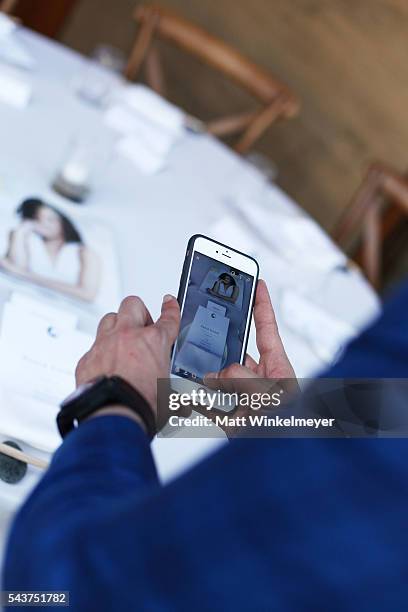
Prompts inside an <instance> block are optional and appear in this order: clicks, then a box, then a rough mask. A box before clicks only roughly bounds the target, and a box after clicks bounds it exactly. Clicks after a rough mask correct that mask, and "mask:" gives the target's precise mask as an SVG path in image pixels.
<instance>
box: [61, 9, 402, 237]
mask: <svg viewBox="0 0 408 612" xmlns="http://www.w3.org/2000/svg"><path fill="white" fill-rule="evenodd" d="M160 3H161V4H162V5H165V6H170V7H173V8H174V9H176V10H178V11H179V12H182V13H184V14H185V15H186V16H187V17H189V18H190V19H192V20H194V21H196V22H197V23H199V24H201V25H202V26H204V27H205V28H207V29H208V30H210V31H211V32H213V33H215V34H217V35H219V36H221V37H223V38H224V39H225V40H227V41H228V42H230V43H232V44H233V45H236V46H237V47H238V48H239V49H240V50H241V51H242V52H244V53H246V54H247V55H248V56H250V57H251V58H252V59H253V60H255V61H256V62H258V63H259V64H261V65H263V66H264V67H266V68H268V69H269V70H271V71H272V72H273V73H275V74H276V75H278V76H279V77H281V78H282V79H284V80H285V81H286V82H287V83H288V84H289V85H291V86H292V87H293V89H294V90H295V91H297V93H298V94H299V96H300V98H301V99H302V104H303V106H302V112H301V115H300V117H299V118H298V119H296V120H294V121H292V122H287V123H284V124H281V125H278V126H276V127H274V128H272V129H271V130H270V132H269V133H268V134H267V136H266V137H264V139H263V140H262V141H261V142H260V144H259V146H258V148H259V150H261V151H262V152H264V153H266V154H267V155H268V156H270V157H271V158H272V159H273V160H274V161H275V162H276V164H277V166H278V169H279V178H278V182H279V183H280V184H281V185H282V186H283V187H284V188H285V189H286V190H287V192H288V193H290V194H291V195H292V196H293V197H294V198H295V199H296V200H297V201H298V202H299V203H300V204H301V205H302V206H304V208H305V209H307V210H308V211H309V212H310V213H311V214H312V215H313V216H314V217H315V218H316V219H317V220H318V221H319V222H320V223H321V224H322V225H323V226H325V227H326V228H328V229H330V227H331V226H332V225H333V224H334V222H335V221H336V219H337V218H338V216H339V214H340V212H341V211H342V209H343V208H344V206H345V205H346V204H347V202H348V200H349V198H350V196H351V194H352V192H353V190H354V189H355V188H356V186H357V184H358V182H359V180H360V177H361V174H362V170H363V169H364V167H365V165H366V163H367V162H368V161H369V160H371V159H373V158H380V159H384V160H387V161H389V162H392V163H393V164H395V166H396V167H398V168H400V169H404V168H405V167H406V166H408V2H406V0H251V1H249V0H218V2H214V0H201V1H200V2H191V0H160ZM135 4H137V3H136V2H134V1H132V0H114V2H112V1H111V0H82V2H80V3H79V5H78V8H77V9H76V10H75V12H74V14H73V15H72V17H71V19H70V22H69V23H68V24H67V26H66V28H65V30H64V32H63V35H62V40H63V41H64V42H65V43H67V44H69V45H71V46H73V47H75V48H77V49H79V50H81V51H84V52H89V51H90V50H91V49H92V48H93V47H94V46H95V44H97V43H99V42H110V43H112V44H115V45H118V46H121V47H122V48H123V49H125V50H128V49H129V48H130V45H131V42H132V36H133V32H134V28H133V25H132V22H131V18H130V16H131V13H132V10H133V8H134V6H135ZM166 64H167V65H168V70H169V76H170V82H171V88H170V93H171V96H172V97H173V99H174V100H175V101H176V102H178V103H181V104H184V106H185V107H187V108H188V110H190V111H191V112H193V113H194V114H196V115H198V116H200V115H201V116H203V117H204V118H207V117H214V116H217V115H218V114H222V112H225V111H228V110H231V109H237V110H238V109H241V108H245V105H246V102H247V101H246V99H244V97H242V96H239V95H237V94H236V92H235V90H234V88H233V87H229V86H227V85H225V84H224V83H223V82H219V81H218V80H217V79H216V78H215V77H213V75H212V74H209V73H208V72H207V71H206V70H204V69H203V68H201V67H199V66H198V67H197V66H196V65H195V64H194V63H193V62H192V61H190V60H187V59H185V58H183V56H181V55H179V54H177V53H174V52H172V51H171V50H168V52H167V53H166Z"/></svg>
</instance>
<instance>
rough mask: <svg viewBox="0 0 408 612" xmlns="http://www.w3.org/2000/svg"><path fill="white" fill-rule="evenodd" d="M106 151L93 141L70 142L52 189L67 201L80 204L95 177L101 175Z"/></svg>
mask: <svg viewBox="0 0 408 612" xmlns="http://www.w3.org/2000/svg"><path fill="white" fill-rule="evenodd" d="M106 161H107V151H106V149H105V147H104V146H102V143H100V142H99V143H98V141H97V140H95V139H92V140H91V139H87V140H85V139H78V138H75V139H73V140H72V141H71V143H70V146H69V147H68V150H67V153H66V155H65V157H64V161H63V163H62V164H61V167H60V169H59V170H58V172H57V174H56V176H55V178H54V181H53V183H52V188H53V189H54V190H55V191H56V192H57V193H59V194H60V195H62V196H63V197H65V198H68V199H69V200H71V201H73V202H76V203H82V202H84V201H85V200H86V198H87V197H88V195H89V193H90V191H91V188H92V185H93V182H94V180H95V178H96V176H97V175H98V174H99V175H100V174H101V173H102V170H103V166H104V165H105V163H106Z"/></svg>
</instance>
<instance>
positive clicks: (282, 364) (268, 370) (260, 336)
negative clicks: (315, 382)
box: [204, 280, 296, 388]
mask: <svg viewBox="0 0 408 612" xmlns="http://www.w3.org/2000/svg"><path fill="white" fill-rule="evenodd" d="M254 320H255V328H256V344H257V347H258V351H259V355H260V358H259V363H257V362H256V361H255V360H254V359H252V357H250V356H249V355H247V356H246V359H245V366H241V365H239V364H238V363H233V364H232V365H230V366H228V367H227V368H225V369H224V370H221V372H211V373H209V374H207V375H206V376H205V378H204V382H205V383H206V384H207V385H208V386H209V387H212V388H214V387H217V386H219V383H220V382H221V381H223V380H228V379H254V378H268V379H287V378H294V379H295V378H296V375H295V372H294V370H293V368H292V366H291V364H290V361H289V359H288V356H287V355H286V353H285V349H284V348H283V344H282V340H281V337H280V335H279V331H278V326H277V324H276V319H275V313H274V312H273V308H272V302H271V298H270V296H269V291H268V288H267V286H266V283H265V281H263V280H260V281H259V282H258V287H257V291H256V298H255V306H254ZM248 383H249V381H248Z"/></svg>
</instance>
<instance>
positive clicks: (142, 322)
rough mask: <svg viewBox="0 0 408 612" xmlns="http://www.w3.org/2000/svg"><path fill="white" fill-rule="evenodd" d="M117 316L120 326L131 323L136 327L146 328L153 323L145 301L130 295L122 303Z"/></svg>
mask: <svg viewBox="0 0 408 612" xmlns="http://www.w3.org/2000/svg"><path fill="white" fill-rule="evenodd" d="M117 316H118V323H119V324H120V323H122V322H123V323H125V324H126V323H129V322H131V324H132V325H135V327H146V325H151V324H152V323H153V319H152V317H151V315H150V312H149V311H148V309H147V307H146V305H145V303H144V302H143V300H142V299H140V297H136V296H133V295H129V296H128V297H126V298H125V299H124V300H123V301H122V303H121V305H120V306H119V310H118V315H117Z"/></svg>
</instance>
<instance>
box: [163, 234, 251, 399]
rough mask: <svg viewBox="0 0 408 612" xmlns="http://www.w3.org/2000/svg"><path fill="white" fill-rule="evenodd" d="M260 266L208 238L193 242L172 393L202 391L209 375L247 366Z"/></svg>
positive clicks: (181, 299) (173, 365) (182, 285)
mask: <svg viewBox="0 0 408 612" xmlns="http://www.w3.org/2000/svg"><path fill="white" fill-rule="evenodd" d="M258 273H259V267H258V264H257V262H256V261H255V259H253V258H252V257H250V256H249V255H245V254H244V253H240V252H239V251H236V250H235V249H233V248H231V247H228V246H226V245H225V244H221V243H220V242H216V241H215V240H212V239H211V238H207V237H206V236H201V235H195V236H192V238H190V240H189V243H188V246H187V252H186V257H185V261H184V266H183V272H182V276H181V281H180V289H179V294H178V300H179V303H180V307H181V325H180V333H179V336H178V338H177V340H176V343H175V345H174V349H173V355H172V361H171V367H170V375H171V378H172V385H171V386H172V388H173V389H174V390H175V391H178V392H180V393H182V392H184V391H185V389H186V383H187V381H188V385H187V386H188V388H189V389H190V390H191V389H194V388H196V389H197V390H198V389H200V388H202V387H203V378H204V376H205V374H207V373H208V372H216V371H220V370H222V369H223V368H225V367H227V366H228V365H230V364H232V363H241V364H242V363H243V362H244V359H245V354H246V348H247V343H248V336H249V330H250V326H251V319H252V310H253V304H254V298H255V291H256V285H257V281H258Z"/></svg>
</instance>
